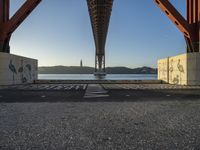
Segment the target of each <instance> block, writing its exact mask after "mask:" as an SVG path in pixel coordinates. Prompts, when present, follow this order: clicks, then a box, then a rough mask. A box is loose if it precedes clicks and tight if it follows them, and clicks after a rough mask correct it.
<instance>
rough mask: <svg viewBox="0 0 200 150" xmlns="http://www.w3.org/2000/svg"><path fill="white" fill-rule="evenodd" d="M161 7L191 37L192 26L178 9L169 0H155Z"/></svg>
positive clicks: (186, 35)
mask: <svg viewBox="0 0 200 150" xmlns="http://www.w3.org/2000/svg"><path fill="white" fill-rule="evenodd" d="M154 1H155V2H156V4H157V5H158V6H159V7H160V9H161V10H162V11H163V12H164V13H165V14H166V15H167V16H168V17H169V19H170V20H171V21H172V22H173V23H174V24H175V25H176V26H177V27H178V29H179V30H180V31H181V32H182V33H183V34H184V36H185V37H187V38H190V32H191V31H190V26H189V23H188V22H187V20H186V19H185V18H184V17H183V16H182V15H181V14H180V13H179V12H178V10H177V9H176V8H175V7H174V6H173V5H172V4H171V3H170V2H169V1H168V0H154Z"/></svg>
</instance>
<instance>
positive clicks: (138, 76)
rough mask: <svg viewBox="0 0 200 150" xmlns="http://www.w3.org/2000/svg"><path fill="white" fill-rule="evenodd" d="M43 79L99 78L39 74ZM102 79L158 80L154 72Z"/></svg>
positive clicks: (109, 75) (107, 76)
mask: <svg viewBox="0 0 200 150" xmlns="http://www.w3.org/2000/svg"><path fill="white" fill-rule="evenodd" d="M38 78H39V79H42V80H97V79H99V78H97V77H95V76H94V75H93V74H39V75H38ZM101 79H102V80H156V79H157V75H152V74H108V75H106V76H105V77H103V78H101Z"/></svg>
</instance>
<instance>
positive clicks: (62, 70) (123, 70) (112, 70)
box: [38, 66, 157, 74]
mask: <svg viewBox="0 0 200 150" xmlns="http://www.w3.org/2000/svg"><path fill="white" fill-rule="evenodd" d="M38 72H39V74H92V73H94V68H92V67H77V66H70V67H68V66H53V67H39V69H38ZM106 73H108V74H157V69H154V68H150V67H141V68H135V69H131V68H127V67H108V68H106Z"/></svg>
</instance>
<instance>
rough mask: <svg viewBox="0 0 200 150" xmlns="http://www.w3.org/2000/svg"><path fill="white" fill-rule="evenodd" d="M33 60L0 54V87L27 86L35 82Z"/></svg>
mask: <svg viewBox="0 0 200 150" xmlns="http://www.w3.org/2000/svg"><path fill="white" fill-rule="evenodd" d="M37 68H38V62H37V60H35V59H31V58H27V57H22V56H17V55H12V54H7V53H0V85H13V84H27V83H33V82H34V80H37V74H38V72H37V70H38V69H37Z"/></svg>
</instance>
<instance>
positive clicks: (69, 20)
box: [10, 0, 186, 68]
mask: <svg viewBox="0 0 200 150" xmlns="http://www.w3.org/2000/svg"><path fill="white" fill-rule="evenodd" d="M23 2H24V0H17V1H11V14H13V13H14V12H15V11H16V9H17V8H19V6H20V5H21V4H22V3H23ZM170 2H171V3H173V5H174V6H176V8H177V9H178V10H179V11H180V12H181V13H182V14H183V16H185V14H186V13H185V9H186V8H185V7H186V4H185V1H176V0H170ZM10 46H11V53H13V54H17V55H23V56H26V57H32V58H36V59H38V60H39V66H56V65H63V66H79V65H80V58H81V59H82V60H84V66H91V67H94V59H95V57H94V56H95V45H94V39H93V34H92V29H91V24H90V19H89V14H88V9H87V4H86V0H60V1H59V2H58V1H55V0H43V1H42V2H41V4H40V5H39V6H38V7H37V8H36V9H35V10H34V11H33V13H32V14H31V15H30V16H29V17H28V18H27V19H26V20H25V22H24V23H22V25H21V26H20V27H19V28H18V29H17V30H16V31H15V33H14V34H13V36H12V38H11V44H10ZM185 47H186V45H185V41H184V38H183V35H182V33H181V32H180V31H179V30H178V29H177V28H176V26H175V25H174V24H173V23H172V22H171V21H170V20H169V19H168V18H167V17H166V15H165V14H164V13H162V12H161V10H160V9H159V8H158V7H157V5H156V4H155V3H154V1H153V0H138V1H133V0H114V5H113V12H112V16H111V20H110V26H109V33H108V37H107V43H106V66H107V67H108V66H125V67H130V68H135V67H142V66H149V67H154V68H155V67H157V60H158V59H160V58H164V57H167V56H173V55H177V54H180V53H184V52H186V48H185Z"/></svg>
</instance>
